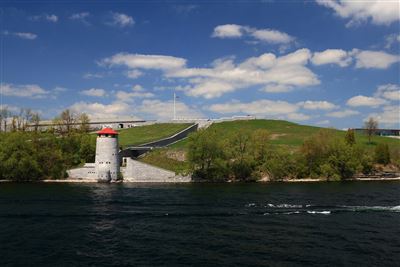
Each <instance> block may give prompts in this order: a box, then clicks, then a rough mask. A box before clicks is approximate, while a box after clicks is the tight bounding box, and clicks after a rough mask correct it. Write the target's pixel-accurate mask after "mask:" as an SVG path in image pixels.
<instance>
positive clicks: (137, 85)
mask: <svg viewBox="0 0 400 267" xmlns="http://www.w3.org/2000/svg"><path fill="white" fill-rule="evenodd" d="M132 90H133V91H136V92H143V91H144V89H143V87H142V86H141V85H140V84H136V85H134V86H133V87H132Z"/></svg>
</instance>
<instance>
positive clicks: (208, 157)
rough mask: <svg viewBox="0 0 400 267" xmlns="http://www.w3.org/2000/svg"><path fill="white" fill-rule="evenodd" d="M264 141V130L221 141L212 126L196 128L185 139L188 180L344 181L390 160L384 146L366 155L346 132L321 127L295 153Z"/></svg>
mask: <svg viewBox="0 0 400 267" xmlns="http://www.w3.org/2000/svg"><path fill="white" fill-rule="evenodd" d="M269 140H270V134H269V132H268V131H267V130H256V131H253V132H251V131H248V130H246V129H240V130H238V131H237V132H236V133H234V134H232V135H230V136H228V137H227V138H224V139H221V138H220V137H219V136H218V133H217V132H216V131H214V130H212V128H211V129H202V130H199V131H198V132H196V133H193V134H191V135H190V136H189V138H188V148H189V150H188V160H189V163H190V169H191V172H192V173H193V178H194V179H198V180H208V181H227V180H230V181H256V180H259V179H262V178H267V179H268V180H272V181H274V180H275V181H278V180H283V179H302V178H325V179H326V180H345V179H350V178H352V177H353V176H354V175H356V174H370V173H372V172H374V171H375V166H376V164H383V165H387V164H389V163H391V162H392V160H391V154H390V151H389V147H388V145H387V144H378V145H377V146H376V147H375V150H374V151H373V152H372V153H371V152H370V151H369V150H368V149H367V148H366V147H365V146H361V145H359V144H357V142H356V138H355V135H354V131H353V130H351V129H350V130H348V131H347V133H346V135H345V137H344V138H343V137H342V138H340V137H338V136H337V135H336V134H335V132H334V131H333V130H330V129H322V130H320V131H319V132H317V133H315V134H314V135H312V136H310V137H309V138H308V139H307V140H305V141H304V143H303V145H302V146H301V147H300V148H299V149H290V148H288V147H282V146H277V145H272V144H270V142H269ZM395 163H396V162H395ZM399 166H400V162H397V167H399Z"/></svg>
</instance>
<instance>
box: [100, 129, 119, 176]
mask: <svg viewBox="0 0 400 267" xmlns="http://www.w3.org/2000/svg"><path fill="white" fill-rule="evenodd" d="M95 164H96V165H95V166H96V173H97V180H98V181H99V182H111V181H117V180H118V175H119V160H118V133H117V132H116V131H114V130H113V129H111V128H104V129H102V130H101V131H98V132H97V140H96V163H95Z"/></svg>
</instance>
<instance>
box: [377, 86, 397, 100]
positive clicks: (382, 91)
mask: <svg viewBox="0 0 400 267" xmlns="http://www.w3.org/2000/svg"><path fill="white" fill-rule="evenodd" d="M375 96H376V97H382V98H385V99H388V100H393V101H400V85H398V84H384V85H380V86H378V89H377V90H376V93H375Z"/></svg>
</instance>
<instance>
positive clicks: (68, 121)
mask: <svg viewBox="0 0 400 267" xmlns="http://www.w3.org/2000/svg"><path fill="white" fill-rule="evenodd" d="M60 118H61V122H62V124H63V126H64V127H65V132H66V133H67V134H70V133H71V130H72V127H73V124H74V123H75V121H76V118H75V115H74V114H73V113H72V112H71V111H70V110H69V109H66V110H64V111H63V112H61V116H60Z"/></svg>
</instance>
